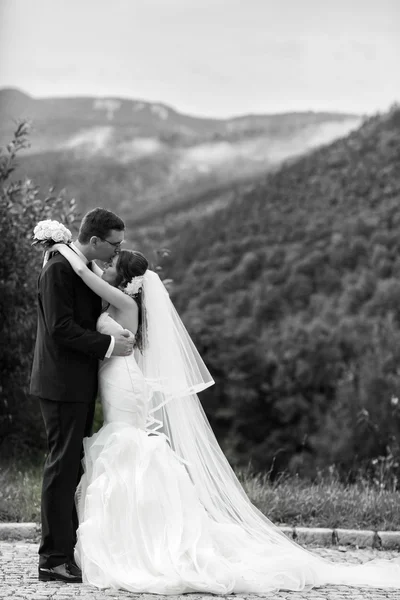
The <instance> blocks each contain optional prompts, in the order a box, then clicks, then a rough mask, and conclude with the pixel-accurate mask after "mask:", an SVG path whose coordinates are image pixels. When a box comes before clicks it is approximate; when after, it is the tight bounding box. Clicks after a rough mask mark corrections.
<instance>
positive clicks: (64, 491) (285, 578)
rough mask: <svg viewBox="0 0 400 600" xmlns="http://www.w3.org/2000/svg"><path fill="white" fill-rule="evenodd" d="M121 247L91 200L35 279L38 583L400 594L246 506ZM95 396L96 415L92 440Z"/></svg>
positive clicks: (159, 306)
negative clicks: (42, 456)
mask: <svg viewBox="0 0 400 600" xmlns="http://www.w3.org/2000/svg"><path fill="white" fill-rule="evenodd" d="M123 240H124V223H123V221H122V220H121V219H120V218H119V217H118V216H117V215H115V214H113V213H112V212H110V211H108V210H105V209H101V208H97V209H94V210H93V211H91V212H89V213H88V214H87V215H85V217H84V219H83V221H82V224H81V227H80V230H79V235H78V239H77V240H76V241H75V242H74V243H73V244H62V243H61V244H56V245H55V246H53V247H52V250H54V251H55V252H54V253H53V254H52V256H51V257H50V259H49V260H48V261H47V263H46V264H45V265H44V267H43V269H42V272H41V274H40V277H39V284H38V333H37V340H36V347H35V354H34V363H33V369H32V378H31V393H32V394H33V395H34V396H37V397H38V399H39V403H40V409H41V412H42V415H43V420H44V424H45V429H46V435H47V442H48V456H47V460H46V463H45V467H44V475H43V488H42V512H41V519H42V539H41V543H40V548H39V579H40V580H41V581H65V582H70V583H79V582H82V580H83V582H84V583H86V584H89V585H93V586H96V587H98V588H111V589H125V590H128V591H131V592H134V593H141V592H144V593H154V594H164V595H171V594H183V593H190V592H202V593H213V594H219V595H221V594H231V593H254V594H265V593H266V592H269V591H276V590H294V591H299V590H303V589H305V588H310V587H318V586H322V585H326V584H338V585H340V584H342V585H354V586H373V587H382V588H391V587H392V588H393V587H394V588H397V589H400V564H399V561H378V562H374V563H369V564H367V565H360V566H352V567H349V566H347V565H342V564H334V563H331V562H329V561H326V560H324V559H322V558H320V557H319V556H317V555H314V554H312V553H311V552H308V551H307V550H305V549H304V548H301V547H300V546H298V545H297V544H295V543H294V542H293V541H291V540H289V539H288V538H287V537H286V536H285V535H284V534H283V533H282V532H281V531H280V530H279V529H278V528H277V527H276V526H275V525H274V524H273V523H271V521H269V520H268V519H267V518H266V517H265V516H264V515H263V514H261V513H260V512H259V511H258V510H257V509H256V508H255V507H254V506H253V505H252V504H251V502H250V501H249V499H248V498H247V496H246V494H245V493H244V491H243V489H242V487H241V486H240V484H239V482H238V480H237V479H236V477H235V475H234V473H233V471H232V469H231V467H230V466H229V463H228V462H227V460H226V458H225V456H224V454H223V452H222V451H221V449H220V447H219V445H218V443H217V441H216V439H215V436H214V434H213V432H212V430H211V428H210V426H209V423H208V421H207V418H206V416H205V414H204V412H203V410H202V407H201V404H200V402H199V399H198V397H197V393H198V392H200V391H202V390H204V389H205V388H207V387H208V386H210V385H212V384H213V380H212V377H211V375H210V374H209V372H208V370H207V368H206V366H205V365H204V363H203V361H202V359H201V357H200V355H199V354H198V352H197V350H196V348H195V346H194V344H193V342H192V340H191V338H190V336H189V334H188V333H187V331H186V329H185V327H184V326H183V323H182V321H181V320H180V318H179V316H178V314H177V312H176V310H175V308H174V306H173V304H172V303H171V301H170V299H169V295H168V293H167V291H166V289H165V287H164V286H163V284H162V282H161V280H160V279H159V277H158V275H157V274H156V273H154V272H153V271H151V270H150V269H149V268H148V262H147V260H146V258H145V257H144V256H143V254H141V253H140V252H137V251H132V250H123V249H121V244H122V242H123ZM95 260H99V261H101V262H102V263H103V264H106V265H107V266H106V268H105V270H104V271H103V270H102V269H100V268H99V267H98V265H97V264H96V263H95V262H94V261H95ZM97 394H99V397H100V400H101V403H102V408H103V415H104V423H103V426H102V427H101V429H100V430H99V431H98V432H97V433H95V434H94V435H92V425H93V416H94V409H95V401H96V397H97Z"/></svg>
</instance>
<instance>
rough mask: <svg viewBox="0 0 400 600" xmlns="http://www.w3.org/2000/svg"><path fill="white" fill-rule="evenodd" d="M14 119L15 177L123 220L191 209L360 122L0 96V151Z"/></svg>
mask: <svg viewBox="0 0 400 600" xmlns="http://www.w3.org/2000/svg"><path fill="white" fill-rule="evenodd" d="M18 119H28V120H29V121H30V122H31V123H32V130H31V134H30V147H29V149H26V150H25V152H24V154H23V155H21V156H20V157H19V159H20V166H19V173H18V176H19V177H21V176H22V175H25V176H27V177H29V178H34V181H35V183H36V185H39V186H40V187H41V189H42V190H46V191H47V190H48V189H49V187H50V186H51V187H54V188H55V189H57V190H60V189H65V188H66V190H67V194H68V195H69V196H70V197H74V198H75V199H76V201H77V206H78V208H79V209H80V210H81V211H82V212H85V211H87V210H89V209H91V208H94V207H95V206H98V205H101V206H107V207H108V208H110V209H112V210H115V211H117V212H118V213H119V214H121V215H122V216H126V215H132V214H134V215H135V216H138V215H139V214H140V215H149V214H154V212H156V211H159V210H163V211H164V210H165V208H168V207H171V206H175V203H176V202H177V203H178V204H179V205H182V204H185V202H186V201H189V203H191V202H192V199H193V197H194V198H198V197H199V195H200V193H201V192H205V191H208V190H210V189H212V188H214V187H219V186H220V185H232V183H233V182H240V181H242V180H243V179H248V178H254V177H256V176H258V175H259V174H260V173H261V174H264V173H265V172H266V171H267V170H268V169H270V168H274V167H275V166H276V165H277V164H279V163H280V162H281V161H282V160H283V159H286V158H288V157H293V156H296V155H299V154H301V153H302V152H304V151H305V150H308V149H310V148H314V147H316V146H318V145H319V144H321V143H326V142H327V141H331V140H333V139H336V138H337V137H339V136H342V135H345V134H346V133H348V132H349V131H351V130H352V129H354V128H356V127H358V126H359V124H360V123H361V116H360V115H351V114H341V113H323V112H321V113H318V112H298V113H296V112H294V113H287V114H272V115H268V114H266V115H241V116H238V117H235V118H227V119H211V118H201V117H196V116H191V115H185V114H182V113H180V112H178V111H177V110H175V109H174V108H172V107H171V106H168V105H166V104H160V103H154V102H145V101H142V100H135V99H132V100H131V99H124V98H95V97H84V98H33V97H31V96H29V95H27V94H24V93H23V92H21V91H19V90H15V89H0V146H4V145H6V144H7V143H8V142H9V140H10V139H11V135H12V132H13V129H14V126H15V120H18ZM202 198H203V199H205V198H206V196H205V195H204V193H203V196H202Z"/></svg>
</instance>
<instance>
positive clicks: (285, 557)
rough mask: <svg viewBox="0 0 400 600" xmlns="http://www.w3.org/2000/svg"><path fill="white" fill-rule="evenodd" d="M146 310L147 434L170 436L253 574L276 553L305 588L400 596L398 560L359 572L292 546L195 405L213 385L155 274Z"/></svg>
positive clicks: (149, 275)
mask: <svg viewBox="0 0 400 600" xmlns="http://www.w3.org/2000/svg"><path fill="white" fill-rule="evenodd" d="M143 307H144V311H143V329H142V334H143V340H144V350H143V353H139V352H137V356H136V358H137V361H138V364H139V367H140V369H141V371H142V373H143V374H144V377H145V378H146V381H147V383H148V384H149V386H150V388H151V390H152V392H151V398H150V407H149V416H148V424H147V431H148V432H149V433H151V432H153V433H156V434H157V433H158V434H160V433H163V434H165V435H166V437H167V438H168V440H169V443H170V445H171V447H172V449H173V450H174V451H175V452H176V454H177V455H178V457H179V458H180V460H182V462H183V463H184V465H185V468H186V469H187V472H188V474H189V476H190V478H191V480H192V482H193V485H194V486H195V489H196V492H197V496H198V498H199V500H200V502H201V504H202V505H203V506H204V508H205V509H206V511H207V513H208V515H209V516H210V517H211V518H212V519H213V520H214V521H215V522H216V523H219V524H223V525H225V526H226V532H227V533H226V535H227V539H231V540H232V544H238V543H239V540H240V543H241V544H242V545H243V546H244V547H245V548H246V550H247V551H248V552H249V553H250V554H251V555H252V556H253V557H254V569H255V572H256V571H257V564H258V559H260V560H259V564H260V565H261V564H262V559H263V557H265V554H266V553H269V554H270V553H271V550H272V552H273V556H274V558H275V559H276V561H277V563H279V561H280V564H281V565H284V567H285V569H286V570H287V571H288V572H289V573H293V576H294V577H295V579H296V581H299V580H303V581H304V582H305V583H304V585H306V584H308V585H309V584H310V582H311V585H323V584H329V583H331V584H344V585H346V584H347V585H355V586H363V585H365V586H366V585H368V586H375V587H382V588H390V587H395V588H400V562H399V561H398V560H396V561H387V560H379V561H371V562H369V563H368V564H366V565H358V566H348V565H343V564H337V563H333V562H330V561H327V560H325V559H322V558H321V557H319V556H316V555H315V554H313V553H311V552H309V551H307V550H305V549H304V548H302V547H301V546H299V545H297V544H296V543H295V542H294V541H293V540H290V539H289V538H288V537H287V536H286V535H285V534H284V533H282V532H281V531H280V529H279V528H278V527H276V526H275V525H274V524H273V523H272V522H271V521H270V520H269V519H268V518H267V517H265V516H264V515H263V514H262V513H261V512H260V511H259V510H258V509H257V508H256V507H255V506H254V505H253V504H252V503H251V502H250V500H249V499H248V497H247V495H246V494H245V492H244V490H243V488H242V486H241V485H240V483H239V481H238V479H237V477H236V476H235V474H234V472H233V470H232V468H231V467H230V465H229V463H228V461H227V459H226V457H225V455H224V453H223V452H222V450H221V448H220V446H219V444H218V442H217V440H216V438H215V436H214V433H213V431H212V429H211V427H210V425H209V422H208V420H207V417H206V415H205V413H204V411H203V408H202V406H201V403H200V401H199V399H198V397H197V393H198V392H200V391H202V390H204V389H205V388H207V387H209V386H210V385H212V384H213V383H214V382H213V379H212V377H211V375H210V373H209V372H208V370H207V367H206V365H205V364H204V362H203V360H202V359H201V357H200V355H199V353H198V352H197V350H196V348H195V346H194V344H193V342H192V340H191V338H190V336H189V334H188V332H187V330H186V329H185V327H184V325H183V323H182V321H181V319H180V317H179V315H178V313H177V312H176V310H175V308H174V306H173V304H172V302H171V300H170V298H169V295H168V292H167V290H166V289H165V287H164V285H163V283H162V281H161V280H160V278H159V276H158V275H157V274H156V273H154V272H153V271H147V272H146V274H145V277H144V282H143ZM282 568H283V567H282ZM285 574H286V575H287V573H286V572H285ZM260 591H262V589H261V590H260Z"/></svg>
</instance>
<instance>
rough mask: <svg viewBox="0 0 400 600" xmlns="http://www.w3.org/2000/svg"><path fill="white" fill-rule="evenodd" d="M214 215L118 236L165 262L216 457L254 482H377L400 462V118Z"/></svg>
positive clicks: (255, 188) (217, 204) (387, 118)
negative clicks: (381, 469)
mask: <svg viewBox="0 0 400 600" xmlns="http://www.w3.org/2000/svg"><path fill="white" fill-rule="evenodd" d="M207 201H209V202H210V204H209V205H208V206H209V214H202V213H201V210H200V206H201V201H200V200H199V202H198V203H194V204H193V205H191V206H190V207H181V209H180V210H179V211H177V210H175V211H173V210H171V211H170V212H168V213H166V214H163V215H162V216H160V217H159V218H157V217H156V216H155V215H153V216H152V217H151V219H148V220H147V221H146V220H145V219H144V220H143V221H140V220H136V219H135V216H132V217H131V218H130V219H129V220H128V222H127V225H128V236H130V241H131V242H132V245H134V246H135V247H136V248H138V249H141V250H142V251H144V252H145V253H146V254H148V255H149V256H150V257H152V250H153V249H154V248H160V247H166V248H168V249H169V250H170V255H169V256H168V257H167V258H166V259H165V261H164V274H165V276H166V277H172V278H173V279H174V284H173V287H172V291H171V293H172V297H173V300H174V303H175V304H176V306H177V308H178V310H179V312H180V314H181V315H182V318H183V320H184V322H185V324H186V326H187V328H188V330H189V331H190V332H191V334H192V336H193V337H194V340H195V343H196V345H197V347H198V348H199V350H200V352H201V354H202V356H203V357H204V360H205V362H206V364H207V365H208V367H209V369H210V371H211V373H212V374H213V376H214V378H215V380H216V385H215V386H214V387H213V388H210V390H207V391H206V392H204V393H203V394H202V398H203V400H204V406H205V409H206V410H207V412H208V414H209V417H210V419H211V421H212V424H213V428H214V429H215V431H216V432H217V434H218V436H219V439H220V441H221V443H222V444H223V446H224V449H225V450H226V452H227V453H228V454H229V456H230V458H231V460H232V461H234V462H236V463H239V464H241V465H246V464H247V463H248V462H249V460H251V461H252V464H253V466H254V468H255V469H257V470H269V469H270V468H272V469H273V471H274V472H276V470H278V471H279V469H281V468H287V467H289V468H290V469H292V470H293V471H302V472H303V473H304V472H305V473H307V474H315V473H316V471H317V470H318V469H319V468H322V467H326V466H329V465H335V469H336V468H337V469H341V470H342V473H343V474H344V475H345V476H346V477H349V476H350V475H351V473H352V471H353V469H355V468H356V467H357V468H359V467H360V465H363V468H365V473H370V474H371V473H372V475H371V477H373V476H374V475H373V473H375V471H374V469H375V467H374V465H378V464H382V461H386V460H387V461H389V460H390V452H392V453H394V455H395V453H396V452H397V450H396V449H397V448H398V447H400V433H399V431H400V430H399V428H398V419H399V418H400V413H399V412H398V409H397V408H396V407H397V404H396V403H394V402H393V403H392V401H391V398H392V397H394V398H395V399H396V398H397V397H398V394H399V389H400V372H399V368H398V365H399V364H400V210H399V207H400V108H399V107H394V108H393V109H392V110H391V111H390V112H388V113H386V114H383V115H377V116H376V117H374V118H371V119H369V120H368V121H366V122H365V123H364V124H363V125H362V126H361V127H360V128H359V129H358V130H356V131H354V132H352V133H351V134H349V135H348V136H346V137H344V138H342V139H339V140H337V141H335V142H333V143H332V144H329V145H326V146H324V147H322V148H319V149H318V150H316V151H314V152H310V153H308V154H307V155H304V156H302V157H300V158H298V159H296V160H293V161H290V163H287V164H284V165H282V166H281V167H280V168H279V169H277V170H276V171H275V172H271V173H269V174H267V175H265V176H264V177H263V178H259V179H258V180H256V181H254V182H252V183H251V182H248V183H247V184H246V185H243V186H236V187H235V186H233V187H231V188H228V187H226V188H225V189H222V190H217V189H216V190H214V192H213V194H212V195H210V194H208V195H207ZM396 411H397V412H396ZM378 458H379V460H378ZM374 460H375V462H372V461H374ZM385 464H386V463H385ZM393 473H394V471H393ZM396 473H397V471H396ZM349 474H350V475H349Z"/></svg>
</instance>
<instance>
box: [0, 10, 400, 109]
mask: <svg viewBox="0 0 400 600" xmlns="http://www.w3.org/2000/svg"><path fill="white" fill-rule="evenodd" d="M399 40H400V0H329V1H328V0H325V1H322V0H0V87H10V86H12V87H18V88H20V89H22V90H24V91H26V92H28V93H30V94H32V95H34V96H37V97H40V96H72V95H91V96H114V97H115V96H117V97H127V98H141V99H145V100H150V101H160V102H165V103H167V104H170V105H172V106H174V107H175V108H177V109H178V110H180V111H183V112H187V113H191V114H196V115H208V116H215V117H228V116H231V115H235V114H242V113H255V112H259V113H266V112H284V111H290V110H335V111H336V110H339V111H342V112H343V111H345V112H356V113H371V112H375V111H377V110H385V109H387V108H388V107H389V106H390V105H391V104H392V103H393V102H395V101H400V75H399V73H400V68H399V67H400V41H399Z"/></svg>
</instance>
